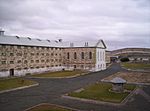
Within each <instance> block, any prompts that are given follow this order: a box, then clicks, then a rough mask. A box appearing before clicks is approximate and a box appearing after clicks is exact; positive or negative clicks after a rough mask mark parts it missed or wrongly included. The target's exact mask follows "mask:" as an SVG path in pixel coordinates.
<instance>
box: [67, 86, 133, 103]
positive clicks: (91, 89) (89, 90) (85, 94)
mask: <svg viewBox="0 0 150 111" xmlns="http://www.w3.org/2000/svg"><path fill="white" fill-rule="evenodd" d="M124 87H125V90H128V91H125V92H122V93H115V92H111V91H109V90H110V89H111V88H112V85H111V84H110V83H96V84H93V85H90V86H87V87H86V88H84V90H81V91H80V92H77V91H75V92H71V93H69V94H68V96H71V97H76V98H83V99H90V100H97V101H104V102H113V103H121V102H122V101H123V100H124V99H125V98H126V97H127V96H128V95H129V94H130V92H131V91H133V90H134V89H135V85H128V84H126V85H125V86H124Z"/></svg>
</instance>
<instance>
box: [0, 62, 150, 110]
mask: <svg viewBox="0 0 150 111" xmlns="http://www.w3.org/2000/svg"><path fill="white" fill-rule="evenodd" d="M118 71H126V70H125V69H122V68H121V67H120V65H119V64H113V65H112V66H110V67H109V68H108V69H107V70H105V71H100V72H94V73H91V74H88V75H84V76H79V77H76V78H70V79H32V80H35V81H37V82H39V84H40V85H39V86H36V87H31V88H28V89H22V90H18V91H13V92H8V93H3V94H0V111H23V110H25V109H27V108H29V107H31V106H34V105H37V104H39V103H43V102H44V103H52V104H58V105H63V106H67V107H72V108H75V109H80V110H83V111H120V110H121V111H134V110H136V111H150V107H149V102H148V101H147V99H145V98H144V97H143V96H141V95H140V94H137V95H134V96H133V97H132V98H131V99H130V100H129V102H128V103H127V104H126V105H124V106H110V105H107V104H103V105H96V104H89V103H85V102H80V101H76V100H70V99H65V98H61V95H63V94H65V93H68V92H71V91H74V90H76V89H79V88H81V87H85V86H86V85H88V84H92V83H95V82H97V81H100V80H101V79H103V78H104V77H106V76H109V75H111V74H114V73H116V72H118ZM143 90H146V92H150V87H149V86H145V87H144V88H143Z"/></svg>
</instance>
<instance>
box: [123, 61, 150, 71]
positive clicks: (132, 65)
mask: <svg viewBox="0 0 150 111" xmlns="http://www.w3.org/2000/svg"><path fill="white" fill-rule="evenodd" d="M121 64H122V65H123V67H125V68H128V69H143V70H145V69H150V64H144V63H127V62H126V63H121Z"/></svg>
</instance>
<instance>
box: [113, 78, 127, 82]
mask: <svg viewBox="0 0 150 111" xmlns="http://www.w3.org/2000/svg"><path fill="white" fill-rule="evenodd" d="M111 82H112V83H126V80H124V79H122V78H120V77H115V78H113V79H112V80H111Z"/></svg>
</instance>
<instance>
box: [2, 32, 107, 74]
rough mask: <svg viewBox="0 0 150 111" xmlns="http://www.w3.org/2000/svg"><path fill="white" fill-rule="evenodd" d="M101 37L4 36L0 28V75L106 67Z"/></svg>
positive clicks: (98, 69)
mask: <svg viewBox="0 0 150 111" xmlns="http://www.w3.org/2000/svg"><path fill="white" fill-rule="evenodd" d="M105 49H106V46H105V44H104V42H103V40H98V41H80V42H79V41H77V42H64V41H62V40H61V39H60V40H57V41H51V40H40V39H33V38H30V37H26V38H25V37H19V36H7V35H4V32H3V31H1V32H0V77H8V76H24V75H26V74H34V73H41V72H45V71H60V70H75V69H80V70H88V71H100V70H104V69H106V62H105Z"/></svg>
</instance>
